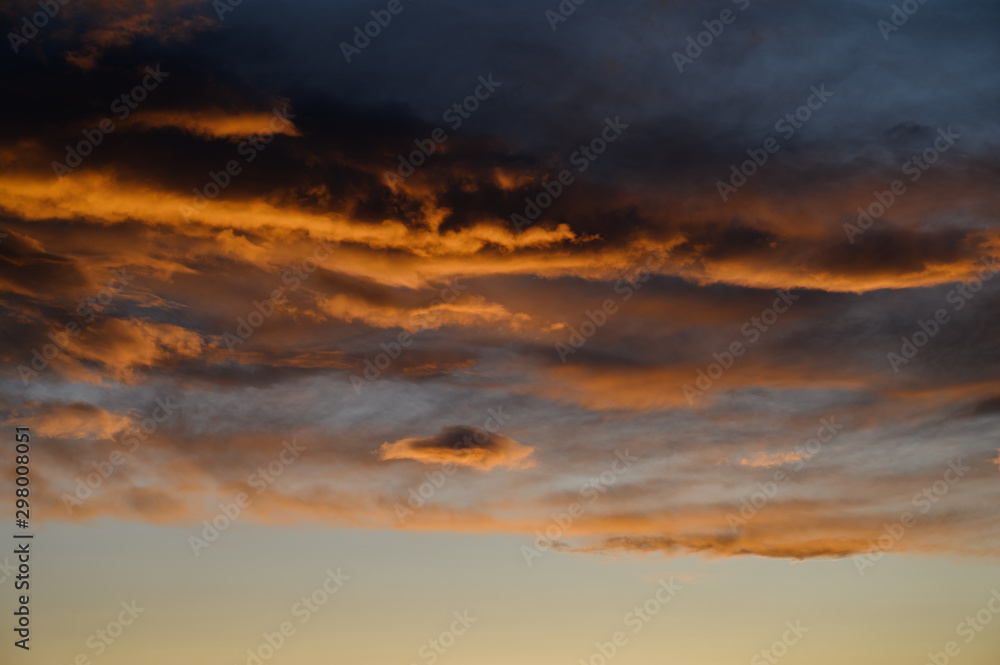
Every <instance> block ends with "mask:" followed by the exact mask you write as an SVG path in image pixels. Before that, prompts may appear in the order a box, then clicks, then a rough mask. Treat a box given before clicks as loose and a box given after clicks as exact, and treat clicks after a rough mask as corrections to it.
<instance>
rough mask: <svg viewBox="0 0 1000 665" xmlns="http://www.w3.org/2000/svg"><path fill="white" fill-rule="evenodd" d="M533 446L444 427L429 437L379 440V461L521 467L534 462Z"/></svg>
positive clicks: (481, 467)
mask: <svg viewBox="0 0 1000 665" xmlns="http://www.w3.org/2000/svg"><path fill="white" fill-rule="evenodd" d="M534 452H535V449H534V448H532V447H530V446H526V445H524V444H523V443H519V442H517V441H514V440H513V439H510V438H508V437H506V436H503V435H502V434H495V433H491V432H486V431H485V430H481V429H477V428H475V427H466V426H462V425H455V426H451V427H445V428H444V429H442V430H441V431H440V432H438V433H437V434H435V435H433V436H426V437H422V438H410V439H400V440H399V441H394V442H392V443H389V442H388V441H387V442H385V443H383V444H382V445H381V446H380V447H379V449H378V454H379V459H381V460H401V459H408V460H414V461H417V462H420V463H421V464H456V465H458V466H467V467H471V468H473V469H478V470H480V471H489V470H490V469H495V468H497V467H506V468H508V469H525V468H528V467H531V466H533V465H534V461H533V460H532V459H531V457H532V455H533V453H534Z"/></svg>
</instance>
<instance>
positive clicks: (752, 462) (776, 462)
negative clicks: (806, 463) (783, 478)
mask: <svg viewBox="0 0 1000 665" xmlns="http://www.w3.org/2000/svg"><path fill="white" fill-rule="evenodd" d="M802 459H807V458H804V457H803V456H802V454H801V453H798V452H795V451H790V452H777V453H757V454H756V455H753V456H752V457H750V456H748V457H744V458H743V459H741V460H740V466H753V467H763V468H765V469H770V468H772V467H775V466H782V465H784V464H788V463H790V462H798V461H800V460H802Z"/></svg>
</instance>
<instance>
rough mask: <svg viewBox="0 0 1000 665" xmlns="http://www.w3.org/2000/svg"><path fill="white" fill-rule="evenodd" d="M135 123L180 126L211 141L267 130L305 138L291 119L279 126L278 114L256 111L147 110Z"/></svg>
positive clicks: (151, 125) (156, 126)
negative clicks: (276, 119) (277, 121)
mask: <svg viewBox="0 0 1000 665" xmlns="http://www.w3.org/2000/svg"><path fill="white" fill-rule="evenodd" d="M133 118H134V120H133V121H132V124H134V125H137V126H139V127H149V128H161V127H176V128H177V129H181V130H184V131H186V132H189V133H191V134H194V135H196V136H202V137H205V138H209V139H217V138H227V139H228V138H242V137H245V136H251V135H253V134H257V133H260V132H264V131H269V132H273V133H275V134H284V135H286V136H301V134H300V133H299V130H298V129H296V127H295V125H294V124H293V123H292V121H291V120H286V119H282V122H279V123H275V122H272V121H273V120H275V114H274V112H266V111H252V112H245V113H227V112H225V111H219V110H209V111H146V112H144V113H137V114H135V115H134V116H133Z"/></svg>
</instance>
